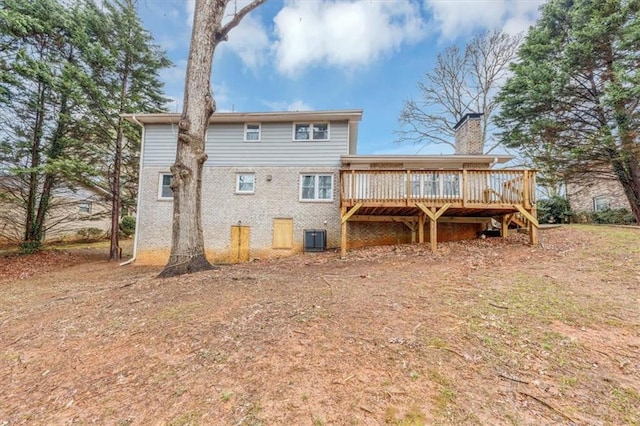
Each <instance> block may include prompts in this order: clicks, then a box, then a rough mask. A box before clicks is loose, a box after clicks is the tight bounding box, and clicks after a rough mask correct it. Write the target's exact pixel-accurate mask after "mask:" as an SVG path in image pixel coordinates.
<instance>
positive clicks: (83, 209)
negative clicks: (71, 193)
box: [78, 201, 91, 214]
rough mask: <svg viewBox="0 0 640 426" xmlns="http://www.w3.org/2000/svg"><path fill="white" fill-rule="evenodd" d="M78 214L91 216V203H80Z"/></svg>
mask: <svg viewBox="0 0 640 426" xmlns="http://www.w3.org/2000/svg"><path fill="white" fill-rule="evenodd" d="M78 213H82V214H91V202H90V201H80V202H79V203H78Z"/></svg>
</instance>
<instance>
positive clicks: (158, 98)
mask: <svg viewBox="0 0 640 426" xmlns="http://www.w3.org/2000/svg"><path fill="white" fill-rule="evenodd" d="M84 18H85V19H84V26H85V29H86V31H85V32H84V33H83V35H84V36H85V38H84V40H82V41H80V42H79V45H80V49H81V50H82V56H83V60H84V62H85V63H86V64H87V68H88V70H87V71H88V72H87V75H86V77H87V78H86V79H84V80H83V81H81V82H80V84H81V85H82V86H83V89H84V90H85V91H86V93H87V96H88V100H89V106H90V111H91V116H90V117H86V120H85V123H86V126H85V128H84V129H83V133H84V134H85V135H87V138H89V139H90V140H91V141H92V143H90V144H88V146H90V147H91V149H89V150H87V152H86V155H87V156H88V158H92V159H93V162H94V164H98V165H99V169H100V174H99V177H100V178H99V179H95V180H94V181H93V184H95V185H97V186H99V187H101V188H102V189H104V190H105V191H108V192H109V194H110V198H111V231H110V238H109V239H110V250H109V260H118V259H119V258H120V247H119V246H120V243H119V227H120V217H121V216H122V201H123V192H122V189H123V185H122V175H123V174H122V172H123V168H125V170H126V172H127V173H126V174H125V176H126V177H127V180H128V181H133V182H135V181H137V167H136V166H137V162H138V157H137V155H136V153H137V152H138V150H139V147H140V135H139V133H138V132H137V131H136V130H134V129H133V128H132V126H131V125H130V124H129V123H128V122H126V121H125V120H123V119H122V117H121V114H123V113H145V112H160V111H165V110H166V109H165V107H164V104H166V102H167V99H166V98H165V97H164V96H163V93H162V87H163V84H162V83H161V82H160V79H159V77H158V72H159V70H160V69H161V68H165V67H168V66H171V62H170V61H169V59H168V58H167V56H166V54H165V53H164V51H162V50H161V49H160V48H159V47H158V46H155V45H154V44H153V38H152V37H151V35H150V34H149V32H148V31H146V30H145V29H144V28H143V27H142V24H141V22H140V19H139V17H138V14H137V12H136V8H135V3H134V0H123V1H118V0H115V1H111V2H104V3H103V4H102V7H98V6H96V5H95V4H94V3H93V2H89V3H88V4H87V7H86V9H85V14H84ZM127 187H128V186H124V189H126V188H127ZM132 188H135V185H134V186H133V187H132ZM135 196H136V194H135V193H130V194H128V196H127V195H126V194H125V195H124V200H125V203H127V200H129V201H128V203H132V200H134V199H135Z"/></svg>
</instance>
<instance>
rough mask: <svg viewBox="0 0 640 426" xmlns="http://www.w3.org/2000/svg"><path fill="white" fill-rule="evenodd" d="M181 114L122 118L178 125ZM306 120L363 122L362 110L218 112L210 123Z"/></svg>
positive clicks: (139, 115) (131, 115)
mask: <svg viewBox="0 0 640 426" xmlns="http://www.w3.org/2000/svg"><path fill="white" fill-rule="evenodd" d="M181 116H182V114H180V113H155V114H121V117H122V118H124V119H125V120H127V121H130V122H132V123H135V124H139V125H144V124H178V122H179V121H180V117H181ZM306 120H322V121H328V120H347V121H360V120H362V110H361V109H345V110H327V111H271V112H216V113H213V114H212V115H211V118H210V119H209V122H210V123H247V122H282V121H306Z"/></svg>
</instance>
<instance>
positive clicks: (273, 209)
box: [127, 110, 362, 264]
mask: <svg viewBox="0 0 640 426" xmlns="http://www.w3.org/2000/svg"><path fill="white" fill-rule="evenodd" d="M361 117H362V111H361V110H342V111H315V112H271V113H217V114H214V116H213V117H212V119H211V124H210V127H209V129H208V132H207V136H206V153H207V155H208V160H207V161H206V162H205V165H204V171H203V182H202V225H203V230H204V240H205V247H206V255H207V257H208V259H209V260H210V261H212V262H215V263H226V262H241V261H247V260H250V259H260V258H268V257H277V256H287V255H290V254H292V253H295V252H299V251H302V250H303V249H304V245H305V235H306V240H307V241H306V243H307V246H308V248H310V249H321V248H323V247H325V246H327V247H337V246H339V244H340V193H339V185H338V179H339V171H340V165H341V163H340V158H341V156H342V155H348V154H353V153H355V149H356V139H357V131H358V123H359V121H360V120H361ZM127 118H128V119H130V120H131V121H134V122H137V123H139V124H141V125H142V126H143V129H144V132H143V133H144V134H143V148H142V149H143V151H142V155H141V174H140V179H141V181H140V192H139V194H140V195H139V197H140V199H139V208H138V228H137V241H136V258H137V262H138V263H143V264H163V263H165V262H166V261H167V260H168V258H169V252H170V245H171V222H172V216H173V214H172V212H173V202H172V192H171V188H170V184H171V172H170V166H171V165H172V164H173V162H174V161H175V152H176V143H177V132H178V127H177V125H178V121H179V119H180V116H179V115H178V114H151V115H136V116H128V117H127ZM305 231H307V232H305Z"/></svg>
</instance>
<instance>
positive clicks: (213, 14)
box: [159, 0, 226, 277]
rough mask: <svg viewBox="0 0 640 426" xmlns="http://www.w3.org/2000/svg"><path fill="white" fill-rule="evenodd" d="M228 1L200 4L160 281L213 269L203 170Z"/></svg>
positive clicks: (195, 15)
mask: <svg viewBox="0 0 640 426" xmlns="http://www.w3.org/2000/svg"><path fill="white" fill-rule="evenodd" d="M225 4H226V1H220V0H216V1H205V0H196V5H195V10H194V15H193V16H194V18H193V31H192V33H191V48H190V50H189V60H188V63H187V75H186V81H185V93H184V106H183V110H182V117H181V118H180V123H179V125H178V147H177V152H176V162H175V163H174V165H173V166H172V167H171V172H172V173H173V182H172V184H171V189H173V230H172V235H171V237H172V239H171V255H170V257H169V263H167V265H166V266H165V268H164V270H163V271H162V272H161V273H160V275H159V277H171V276H175V275H180V274H185V273H190V272H197V271H203V270H207V269H211V268H212V266H211V264H210V263H209V261H208V260H207V258H206V257H205V253H204V238H203V235H202V219H201V216H202V215H201V211H200V205H201V193H202V191H201V187H202V169H203V165H204V162H205V161H206V160H207V154H205V152H204V138H205V134H206V131H207V127H208V125H209V118H210V117H211V114H213V112H214V111H215V103H214V100H213V95H212V93H211V85H210V79H211V67H212V63H213V54H214V50H215V47H216V45H217V43H218V41H219V40H217V37H218V33H219V29H220V23H221V21H222V17H223V14H224V9H225Z"/></svg>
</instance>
